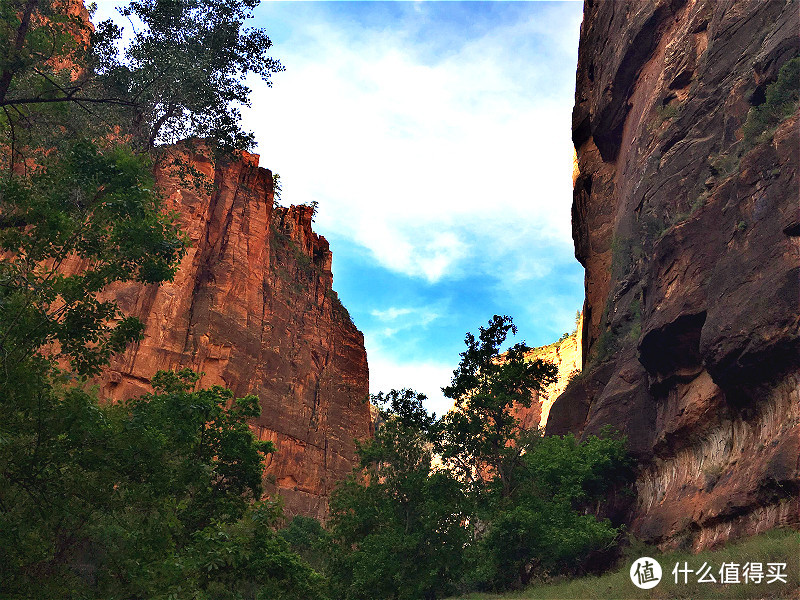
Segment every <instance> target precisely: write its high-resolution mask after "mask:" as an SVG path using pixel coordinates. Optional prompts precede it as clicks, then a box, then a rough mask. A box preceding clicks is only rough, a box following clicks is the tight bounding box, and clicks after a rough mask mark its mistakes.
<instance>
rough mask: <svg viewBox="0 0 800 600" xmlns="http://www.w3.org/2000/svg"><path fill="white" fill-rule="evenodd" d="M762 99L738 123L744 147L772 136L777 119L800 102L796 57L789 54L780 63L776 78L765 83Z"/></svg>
mask: <svg viewBox="0 0 800 600" xmlns="http://www.w3.org/2000/svg"><path fill="white" fill-rule="evenodd" d="M765 96H766V99H765V101H764V102H763V103H762V104H761V105H759V106H754V107H753V108H751V109H750V112H748V113H747V120H746V121H745V124H744V126H743V127H742V134H743V136H744V138H743V139H744V143H745V146H746V147H752V146H754V145H755V144H757V143H759V142H761V141H765V140H766V139H768V138H770V137H772V134H773V133H774V131H775V128H776V127H777V125H778V123H780V122H781V121H783V120H784V119H785V118H786V117H790V116H791V115H792V114H794V112H795V111H796V110H797V107H798V103H800V57H797V58H793V59H791V60H789V61H787V62H786V63H784V65H783V66H782V67H781V69H780V71H779V72H778V79H777V80H776V81H775V83H773V84H771V85H768V86H767V90H766V93H765Z"/></svg>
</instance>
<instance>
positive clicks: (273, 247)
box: [100, 148, 371, 517]
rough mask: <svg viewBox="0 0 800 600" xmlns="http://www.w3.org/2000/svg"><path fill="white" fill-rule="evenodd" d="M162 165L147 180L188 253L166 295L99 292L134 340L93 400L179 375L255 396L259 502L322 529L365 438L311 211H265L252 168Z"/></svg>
mask: <svg viewBox="0 0 800 600" xmlns="http://www.w3.org/2000/svg"><path fill="white" fill-rule="evenodd" d="M171 152H174V153H177V154H178V156H179V157H180V159H181V162H182V164H183V166H182V167H181V168H177V167H174V166H173V167H164V168H160V169H159V170H158V171H157V181H158V184H159V186H160V187H161V188H162V190H163V192H164V195H165V197H166V204H167V208H169V209H171V210H175V211H177V213H178V214H179V217H180V221H181V223H182V226H183V229H184V231H186V232H187V233H188V235H189V238H190V239H191V247H190V249H189V252H188V254H187V255H186V257H185V258H184V259H183V261H182V263H181V265H180V269H179V271H178V274H177V276H176V277H175V280H174V281H173V282H172V283H166V284H162V285H151V286H142V285H139V284H136V283H124V284H117V285H116V286H114V287H113V288H112V289H111V290H109V292H108V293H109V294H110V295H112V296H113V297H114V298H115V299H116V300H117V302H118V304H119V306H120V308H121V309H122V311H123V312H125V313H127V314H132V315H136V316H138V317H139V318H140V319H141V320H142V321H143V322H144V324H145V332H144V339H143V340H142V341H141V342H139V343H137V344H135V345H133V346H132V347H130V348H129V349H128V350H127V351H126V352H125V353H124V354H122V355H120V356H118V357H116V358H115V359H114V361H113V363H112V365H111V367H110V368H109V369H108V370H107V371H106V373H105V374H104V375H103V377H102V379H101V381H100V386H101V393H102V395H103V396H104V397H105V398H107V399H111V400H120V399H123V398H130V397H132V396H135V395H139V394H142V393H144V392H147V391H150V386H149V384H148V380H149V378H150V377H152V376H153V374H154V373H155V372H156V371H157V370H159V369H177V368H181V367H190V368H192V369H194V370H196V371H198V372H202V373H203V376H202V378H201V379H200V381H199V383H198V385H200V386H210V385H215V384H219V385H223V386H226V387H229V388H231V389H232V390H233V391H234V392H235V393H236V394H237V395H244V394H248V393H253V394H256V395H257V396H258V397H259V399H260V401H261V407H262V414H261V416H260V417H259V418H258V419H257V421H256V422H255V423H253V425H252V427H253V430H254V431H255V433H256V435H257V436H258V437H259V438H261V439H269V440H272V441H273V442H275V445H276V446H277V448H278V452H277V453H276V454H275V455H274V456H273V457H272V458H271V461H270V463H269V466H268V469H267V475H266V480H265V481H266V483H267V490H268V491H272V492H274V491H276V490H277V491H278V493H280V495H282V496H283V497H284V499H285V502H286V512H287V514H289V515H292V514H304V515H310V516H315V517H324V515H325V513H326V511H327V495H328V493H329V491H330V490H331V489H332V487H333V485H334V484H335V482H336V481H338V480H340V479H342V478H343V477H344V476H345V475H346V474H347V473H349V471H350V470H351V468H352V466H353V459H354V450H355V447H354V439H357V438H358V439H363V438H365V437H367V436H368V435H370V428H371V418H370V412H369V404H367V403H366V402H365V400H366V398H367V395H368V370H367V358H366V352H365V350H364V338H363V335H362V334H361V332H360V331H358V330H357V329H356V327H355V326H354V325H353V323H352V322H351V320H350V317H349V315H348V313H347V310H346V309H345V308H344V307H343V306H342V305H341V303H340V302H339V299H338V297H337V295H336V292H334V291H333V289H332V287H331V286H332V281H333V276H332V275H331V252H330V249H329V247H328V243H327V241H326V240H325V238H323V237H321V236H318V235H317V234H315V233H314V232H313V231H312V229H311V219H312V210H313V209H312V208H311V207H309V206H293V207H291V208H281V207H273V181H272V174H271V173H270V172H269V171H267V170H266V169H262V168H259V167H258V157H257V156H255V155H250V154H242V155H241V157H240V158H239V159H237V160H227V161H223V162H214V161H212V160H210V159H209V158H208V156H210V153H208V152H206V151H203V149H202V148H197V149H196V151H189V150H185V149H184V150H178V149H172V150H171ZM162 162H164V164H170V163H171V162H172V161H171V160H166V161H162Z"/></svg>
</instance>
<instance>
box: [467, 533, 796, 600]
mask: <svg viewBox="0 0 800 600" xmlns="http://www.w3.org/2000/svg"><path fill="white" fill-rule="evenodd" d="M643 554H644V552H643ZM646 555H647V556H651V557H653V558H655V559H657V560H658V561H659V563H660V564H661V568H662V569H663V571H664V573H663V577H662V579H661V582H660V583H659V584H658V585H657V586H656V587H655V588H653V589H651V590H640V589H638V588H636V587H635V586H634V585H633V584H632V583H631V580H630V577H629V575H628V573H629V569H630V565H631V563H632V562H633V560H635V559H636V558H638V556H639V555H637V556H634V557H632V558H630V559H629V560H627V561H626V563H625V564H624V565H623V566H622V567H621V568H620V569H619V570H618V571H615V572H613V573H607V574H606V575H602V576H600V577H582V578H580V579H573V580H569V581H563V582H560V583H550V584H542V583H539V584H534V585H533V586H531V587H529V588H528V589H526V590H524V591H520V592H512V593H508V594H503V595H493V594H469V595H466V596H458V597H457V598H458V600H495V599H497V600H501V599H503V600H504V599H509V600H510V599H512V598H518V599H523V598H526V599H540V600H568V599H570V600H571V599H579V600H589V599H592V600H594V599H598V600H600V599H611V600H622V599H631V600H644V599H651V598H652V599H659V600H661V599H672V598H680V599H687V600H701V599H706V598H708V599H713V600H718V599H723V598H740V599H761V598H780V599H784V598H785V599H800V532H797V531H792V530H787V529H779V530H773V531H769V532H767V533H763V534H761V535H758V536H754V537H751V538H748V539H746V540H742V541H740V542H737V543H732V544H729V545H727V546H725V547H724V548H721V549H719V550H716V551H708V552H701V553H699V554H690V553H688V552H670V553H667V554H661V553H658V552H656V551H655V550H652V549H650V550H647V551H646ZM684 561H686V562H687V563H688V566H689V568H690V569H692V568H693V569H698V568H699V567H700V566H701V565H702V564H703V563H704V562H707V563H708V564H709V565H711V566H712V573H713V574H714V577H715V578H716V579H717V580H719V569H720V567H721V566H722V563H723V562H726V563H731V562H734V563H740V564H742V565H743V564H744V563H747V562H761V563H764V572H765V573H766V572H767V564H766V563H768V562H785V563H787V567H786V572H787V573H788V577H787V581H788V584H781V583H772V584H766V580H765V581H764V582H762V583H761V584H753V583H749V584H745V583H740V584H729V585H720V584H713V583H708V584H698V583H696V578H697V575H694V574H690V575H689V583H688V585H684V584H683V575H681V576H680V579H679V581H680V583H679V584H678V585H676V584H675V578H674V576H673V575H672V569H673V568H674V566H675V564H676V563H677V562H680V564H681V567H683V563H684Z"/></svg>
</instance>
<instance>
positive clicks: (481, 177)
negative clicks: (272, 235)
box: [247, 4, 577, 282]
mask: <svg viewBox="0 0 800 600" xmlns="http://www.w3.org/2000/svg"><path fill="white" fill-rule="evenodd" d="M425 9H426V5H424V4H423V5H421V7H420V10H425ZM324 14H325V13H319V14H317V13H312V14H311V15H309V16H308V19H307V20H306V21H305V22H303V23H302V24H301V25H300V26H299V27H298V28H297V29H295V30H293V32H292V34H291V37H290V38H289V39H287V40H286V42H285V43H284V44H283V45H282V46H280V47H279V48H276V55H278V56H279V57H280V58H281V60H283V62H284V63H285V64H286V66H287V71H286V73H283V74H280V75H279V76H277V77H276V78H275V81H276V85H275V87H274V88H272V89H269V90H266V89H264V88H263V87H257V88H256V92H255V96H254V108H253V110H252V111H250V112H249V113H248V114H247V120H248V123H249V124H250V125H251V126H253V127H254V128H255V129H256V132H257V134H258V139H259V146H260V151H261V153H262V156H263V162H264V164H266V165H269V167H270V168H272V169H273V170H275V171H277V172H279V173H280V174H281V180H282V182H283V186H284V197H285V198H287V199H291V201H292V202H294V203H297V202H310V201H311V200H317V201H319V203H320V209H319V217H318V226H319V228H320V229H323V230H331V231H335V232H337V233H338V234H340V235H343V236H346V237H348V238H350V239H352V240H354V241H355V242H356V243H358V244H360V245H362V246H363V247H365V248H366V249H367V250H368V251H370V252H371V253H372V255H373V256H374V258H375V260H377V261H378V262H379V263H380V264H382V265H383V266H385V267H386V268H388V269H392V270H394V271H396V272H398V273H402V274H404V275H410V276H414V277H420V278H424V279H426V280H427V281H429V282H436V281H439V280H441V279H443V278H448V277H457V276H458V275H460V274H462V273H463V272H464V269H465V268H469V269H471V270H472V271H473V272H474V270H475V269H481V270H484V271H486V272H496V265H497V264H498V263H501V262H504V263H505V264H508V261H505V259H507V258H508V257H509V256H510V255H513V254H514V253H515V252H517V251H518V250H519V247H520V246H519V244H520V242H522V241H524V240H526V239H532V238H533V239H539V240H552V241H553V243H554V244H556V245H559V244H560V245H561V246H562V248H560V249H561V250H563V249H564V247H566V245H567V244H565V243H563V241H564V240H569V235H570V230H569V205H570V200H571V198H570V187H571V180H570V178H571V168H572V162H571V161H572V150H571V141H570V136H569V126H570V110H571V105H570V103H565V102H564V93H563V92H564V89H567V90H568V91H567V94H566V95H567V98H569V97H570V95H571V91H570V89H571V88H570V86H572V85H574V75H573V73H574V70H573V71H572V72H569V71H567V72H565V73H558V72H556V73H553V71H552V70H548V69H547V68H546V67H545V66H543V65H540V64H538V62H537V55H536V54H535V51H536V48H533V47H532V46H531V44H532V40H533V41H535V42H536V44H538V45H539V46H541V47H542V48H546V49H547V50H546V52H549V53H554V52H557V51H558V50H559V48H560V47H561V46H562V45H563V44H564V41H563V37H564V36H565V35H566V37H567V38H569V39H570V41H574V40H573V38H575V34H576V23H575V22H564V20H563V19H560V17H562V16H563V15H562V12H561V11H560V9H559V7H558V6H556V7H552V8H551V9H550V10H549V11H540V13H537V14H539V18H538V19H535V18H532V17H531V18H526V19H523V20H521V21H513V22H510V23H500V24H498V25H497V26H496V27H492V28H489V29H488V30H487V31H485V32H484V33H483V34H482V35H480V36H479V37H477V38H475V39H469V40H462V41H461V45H460V46H458V47H453V48H451V49H450V51H449V52H447V53H446V55H436V56H429V55H427V54H426V52H425V51H424V43H420V44H416V41H417V40H416V39H415V35H416V34H417V33H418V32H417V31H416V30H415V29H414V27H411V26H403V25H400V26H398V24H397V23H387V24H386V26H385V27H384V28H361V27H358V26H353V27H350V28H347V27H343V26H342V23H340V22H336V23H331V22H328V21H327V20H325V19H324V18H323V16H324ZM570 14H571V13H570ZM573 21H574V18H573ZM575 47H577V45H575ZM522 50H524V51H525V52H522ZM544 52H545V51H542V53H544ZM573 53H574V50H573ZM572 69H574V66H573V67H572ZM557 240H559V241H560V242H557ZM512 270H518V269H512ZM540 276H541V273H540Z"/></svg>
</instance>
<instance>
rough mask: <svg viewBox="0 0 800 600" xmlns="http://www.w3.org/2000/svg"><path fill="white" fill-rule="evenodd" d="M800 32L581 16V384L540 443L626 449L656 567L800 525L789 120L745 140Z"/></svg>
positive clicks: (792, 121) (798, 288) (670, 4)
mask: <svg viewBox="0 0 800 600" xmlns="http://www.w3.org/2000/svg"><path fill="white" fill-rule="evenodd" d="M798 31H800V7H798V2H797V1H796V0H789V1H784V0H766V1H764V0H635V1H634V0H631V1H619V2H600V1H597V0H586V3H585V8H584V20H583V25H582V29H581V41H580V49H579V59H578V73H577V88H576V104H575V108H574V111H573V141H574V143H575V147H576V148H577V150H578V157H579V175H578V177H577V180H576V182H575V189H574V201H573V207H572V213H573V238H574V241H575V254H576V257H577V259H578V260H579V261H580V262H581V264H583V265H584V267H585V268H586V280H585V288H586V302H585V306H584V324H583V347H582V353H583V358H584V364H585V365H586V366H585V367H584V375H583V376H582V377H581V378H580V380H579V381H576V382H575V384H574V385H571V386H570V388H569V389H568V390H567V391H566V392H565V393H564V394H562V395H561V396H560V397H559V398H558V400H557V401H556V402H555V404H554V405H553V407H552V409H551V411H550V415H549V419H548V421H547V432H548V433H564V432H567V431H574V432H577V433H581V434H582V435H587V434H590V433H596V432H598V431H599V430H600V428H601V427H602V426H603V425H604V424H607V423H610V424H612V425H614V426H616V427H617V428H619V429H620V430H621V431H622V432H624V433H625V434H627V435H628V437H629V440H630V446H631V448H632V450H633V452H634V453H635V455H636V456H637V458H638V459H639V461H640V465H641V469H640V474H639V477H638V480H637V489H638V499H637V502H636V505H635V507H634V508H633V511H632V513H631V515H630V522H631V524H632V531H633V533H634V534H636V535H638V536H640V537H642V538H644V539H645V540H647V541H650V542H654V543H658V544H660V545H661V546H663V547H676V546H684V547H690V548H693V549H701V548H705V547H709V546H713V545H714V544H716V543H718V542H721V541H724V540H726V539H728V538H731V537H735V536H738V535H743V534H749V533H756V532H758V531H761V530H763V529H766V528H770V527H775V526H779V525H794V526H798V525H799V524H800V500H798V498H799V497H800V386H798V381H800V237H798V236H800V186H799V184H798V181H799V180H798V157H799V156H800V152H798V150H800V148H799V147H798V146H799V143H798V142H799V141H800V137H799V135H798V134H799V133H800V131H799V130H798V112H797V110H796V104H795V105H794V107H795V108H794V110H793V111H790V112H789V113H784V114H781V115H780V117H779V118H778V119H776V120H775V121H774V122H770V123H767V126H765V127H763V128H761V129H757V130H756V131H755V132H754V131H753V128H752V127H751V126H749V125H748V127H745V123H746V122H747V119H748V114H750V115H751V120H752V116H753V115H754V114H756V111H758V110H763V109H764V108H766V107H767V105H766V104H765V103H766V102H768V98H769V97H770V92H769V90H770V89H774V88H771V86H773V85H774V84H775V82H776V81H777V80H778V78H779V74H780V72H781V69H782V68H783V67H784V66H786V68H785V69H784V72H787V69H789V68H790V67H791V65H792V64H796V63H790V62H789V61H791V60H792V59H793V58H795V57H797V56H800V38H799V37H798ZM787 65H788V66H787ZM758 107H762V108H761V109H759V108H758Z"/></svg>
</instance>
